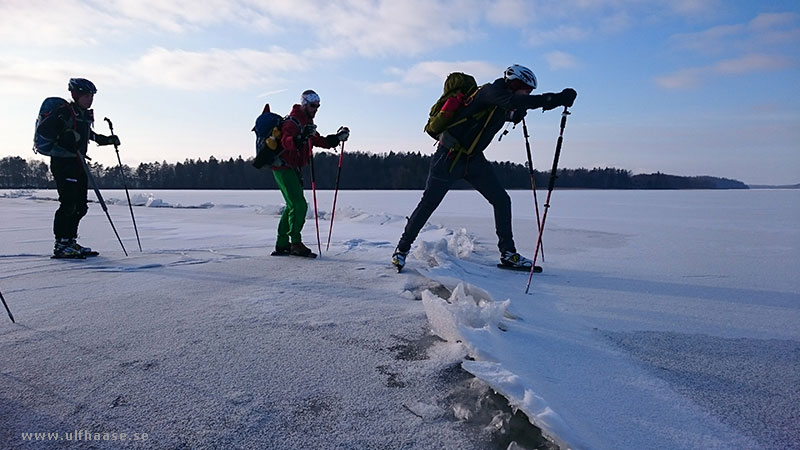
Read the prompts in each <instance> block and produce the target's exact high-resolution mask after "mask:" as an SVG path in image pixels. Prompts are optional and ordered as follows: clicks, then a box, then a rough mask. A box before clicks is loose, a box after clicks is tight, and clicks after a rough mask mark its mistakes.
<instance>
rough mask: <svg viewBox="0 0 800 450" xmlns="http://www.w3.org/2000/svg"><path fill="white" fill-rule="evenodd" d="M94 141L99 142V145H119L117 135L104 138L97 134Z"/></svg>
mask: <svg viewBox="0 0 800 450" xmlns="http://www.w3.org/2000/svg"><path fill="white" fill-rule="evenodd" d="M94 141H95V142H97V145H100V146H102V145H117V146H118V145H119V137H117V135H114V134H112V135H111V136H103V135H102V134H95V135H94Z"/></svg>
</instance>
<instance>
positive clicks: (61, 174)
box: [36, 78, 119, 258]
mask: <svg viewBox="0 0 800 450" xmlns="http://www.w3.org/2000/svg"><path fill="white" fill-rule="evenodd" d="M68 88H69V91H70V93H71V94H72V101H71V102H69V103H65V104H64V105H63V106H61V107H59V108H58V109H56V110H55V111H53V112H52V113H51V114H50V115H49V116H48V117H47V119H46V120H44V121H42V122H41V123H40V124H39V126H38V128H37V129H36V133H37V134H38V135H41V136H43V137H45V138H47V139H50V140H53V141H55V143H56V144H55V146H54V147H53V150H52V152H51V153H50V171H51V172H52V173H53V178H54V179H55V182H56V189H58V201H59V207H58V210H56V214H55V218H54V219H53V234H55V245H54V246H53V257H54V258H85V257H87V256H94V255H97V252H95V251H93V250H92V249H90V248H89V247H83V246H81V245H80V244H78V242H77V238H78V224H79V223H80V221H81V219H82V218H83V216H85V215H86V212H87V211H88V198H87V193H88V177H87V175H86V171H85V170H84V168H83V163H82V162H81V160H80V159H78V158H79V156H78V153H80V154H81V155H86V151H87V147H88V144H89V141H90V140H91V141H95V142H96V143H97V145H112V144H116V145H119V138H118V137H117V136H114V135H112V136H103V135H102V134H97V133H95V132H94V130H92V126H93V125H94V112H93V111H92V109H91V107H92V102H93V101H94V94H95V93H97V88H96V87H95V85H94V83H92V82H91V81H89V80H87V79H84V78H72V79H70V80H69V86H68Z"/></svg>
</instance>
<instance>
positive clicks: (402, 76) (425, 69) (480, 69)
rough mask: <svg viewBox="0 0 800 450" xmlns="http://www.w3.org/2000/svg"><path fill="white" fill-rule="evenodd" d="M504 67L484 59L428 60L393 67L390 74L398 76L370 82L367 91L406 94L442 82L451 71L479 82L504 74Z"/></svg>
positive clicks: (491, 79)
mask: <svg viewBox="0 0 800 450" xmlns="http://www.w3.org/2000/svg"><path fill="white" fill-rule="evenodd" d="M503 69H504V68H503V67H498V66H496V65H494V64H489V63H486V62H483V61H452V62H451V61H426V62H421V63H419V64H415V65H413V66H412V67H410V68H409V69H405V70H403V69H397V68H393V69H390V70H389V74H390V75H394V76H395V77H396V78H398V79H397V80H395V81H390V82H386V83H377V84H370V85H368V86H367V91H369V92H374V93H384V94H385V93H393V94H398V95H401V94H405V93H407V92H409V91H410V90H412V89H413V88H414V87H416V86H420V85H431V84H442V83H444V79H445V78H446V77H447V75H448V74H449V73H451V72H464V73H468V74H470V75H472V76H474V77H475V80H476V81H477V82H478V84H482V83H485V82H489V81H493V80H494V79H496V78H499V77H501V76H502V75H503Z"/></svg>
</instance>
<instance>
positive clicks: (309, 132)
mask: <svg viewBox="0 0 800 450" xmlns="http://www.w3.org/2000/svg"><path fill="white" fill-rule="evenodd" d="M316 132H317V126H316V125H314V124H313V123H309V124H306V125H305V126H303V128H301V129H300V139H301V140H303V141H305V140H306V139H308V138H310V137H311V136H313V135H314V133H316Z"/></svg>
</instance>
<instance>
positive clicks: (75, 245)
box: [70, 239, 100, 256]
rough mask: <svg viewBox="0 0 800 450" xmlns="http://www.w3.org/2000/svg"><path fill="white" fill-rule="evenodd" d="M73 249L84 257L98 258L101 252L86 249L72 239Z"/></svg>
mask: <svg viewBox="0 0 800 450" xmlns="http://www.w3.org/2000/svg"><path fill="white" fill-rule="evenodd" d="M70 241H71V245H72V248H74V249H75V250H77V251H78V252H79V253H80V254H81V255H83V256H97V255H99V254H100V252H96V251H94V250H92V249H91V248H89V247H84V246H82V245H81V244H78V240H77V239H70Z"/></svg>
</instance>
